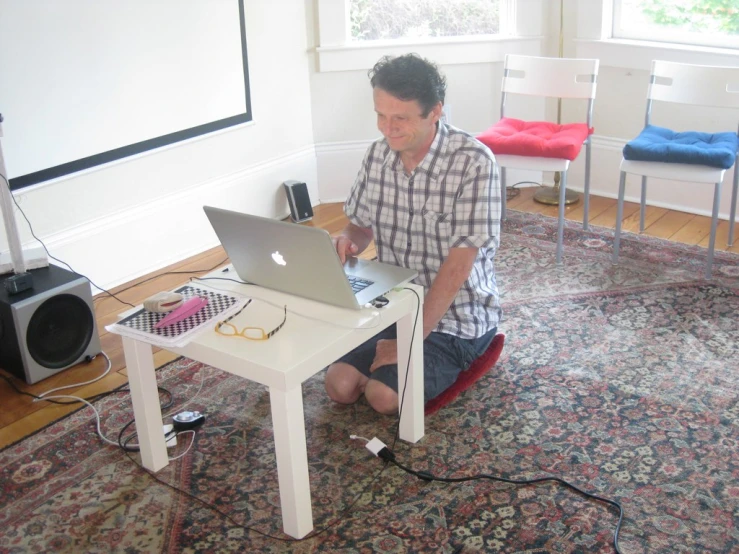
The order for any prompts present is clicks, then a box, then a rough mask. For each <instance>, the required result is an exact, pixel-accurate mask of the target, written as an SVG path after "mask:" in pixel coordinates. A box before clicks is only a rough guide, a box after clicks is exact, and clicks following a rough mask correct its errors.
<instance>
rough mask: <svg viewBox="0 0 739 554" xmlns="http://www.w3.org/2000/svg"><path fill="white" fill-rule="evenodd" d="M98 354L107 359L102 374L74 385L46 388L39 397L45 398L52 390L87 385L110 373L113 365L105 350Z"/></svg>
mask: <svg viewBox="0 0 739 554" xmlns="http://www.w3.org/2000/svg"><path fill="white" fill-rule="evenodd" d="M100 354H102V355H103V356H104V357H105V359H106V360H107V361H108V367H107V368H105V371H104V372H103V374H102V375H100V376H99V377H95V378H94V379H91V380H90V381H85V382H84V383H75V384H74V385H65V386H63V387H57V388H55V389H51V390H47V391H46V392H44V393H41V394H39V395H38V397H39V399H43V398H45V397H46V395H47V394H51V393H52V392H56V391H60V390H66V389H73V388H75V387H82V386H84V385H89V384H90V383H94V382H96V381H99V380H100V379H102V378H103V377H105V376H106V375H107V374H108V373H110V368H111V367H113V363H112V362H111V361H110V358H109V357H108V355H107V354H106V353H105V352H100ZM74 398H77V397H76V396H75V397H74Z"/></svg>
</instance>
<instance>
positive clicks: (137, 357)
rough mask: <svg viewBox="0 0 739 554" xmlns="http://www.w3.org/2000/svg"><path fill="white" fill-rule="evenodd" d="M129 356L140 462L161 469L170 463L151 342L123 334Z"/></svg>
mask: <svg viewBox="0 0 739 554" xmlns="http://www.w3.org/2000/svg"><path fill="white" fill-rule="evenodd" d="M121 338H122V339H123V353H124V355H125V357H126V370H127V372H128V384H129V387H130V388H131V403H132V404H133V416H134V418H135V419H136V432H137V434H138V443H139V445H140V449H141V462H142V463H143V465H144V467H145V468H146V469H149V470H151V471H159V470H160V469H162V468H163V467H164V466H166V465H167V464H168V463H169V458H168V456H167V445H166V444H165V442H164V431H163V429H162V410H161V408H160V407H159V391H158V390H157V378H156V373H155V372H154V358H153V357H152V352H151V345H150V344H147V343H145V342H139V341H137V340H134V339H131V338H128V337H121Z"/></svg>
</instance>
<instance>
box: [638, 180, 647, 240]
mask: <svg viewBox="0 0 739 554" xmlns="http://www.w3.org/2000/svg"><path fill="white" fill-rule="evenodd" d="M646 211H647V176H646V175H642V178H641V204H640V205H639V233H640V234H641V233H643V232H644V212H646Z"/></svg>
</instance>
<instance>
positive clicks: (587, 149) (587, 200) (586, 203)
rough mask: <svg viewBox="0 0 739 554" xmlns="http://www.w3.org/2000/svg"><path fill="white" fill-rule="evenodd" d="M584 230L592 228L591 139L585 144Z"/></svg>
mask: <svg viewBox="0 0 739 554" xmlns="http://www.w3.org/2000/svg"><path fill="white" fill-rule="evenodd" d="M583 201H584V204H583V208H584V209H583V216H582V228H583V230H584V231H587V230H588V228H589V227H590V139H588V142H587V143H586V144H585V198H583Z"/></svg>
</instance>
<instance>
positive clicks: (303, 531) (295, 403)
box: [269, 387, 313, 539]
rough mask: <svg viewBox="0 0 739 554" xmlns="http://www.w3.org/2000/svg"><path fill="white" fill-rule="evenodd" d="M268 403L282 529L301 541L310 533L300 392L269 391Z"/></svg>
mask: <svg viewBox="0 0 739 554" xmlns="http://www.w3.org/2000/svg"><path fill="white" fill-rule="evenodd" d="M269 399H270V406H271V409H272V424H273V426H274V434H275V455H276V457H277V478H278V481H279V485H280V506H281V508H282V528H283V529H284V531H285V533H286V534H288V535H290V536H291V537H295V538H297V539H301V538H303V537H304V536H305V535H307V534H308V533H310V532H311V531H312V530H313V509H312V508H311V498H310V481H309V479H308V451H307V448H306V444H305V416H304V414H303V390H302V388H301V387H296V388H294V389H292V390H290V391H287V392H285V391H281V390H277V389H275V388H270V389H269Z"/></svg>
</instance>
